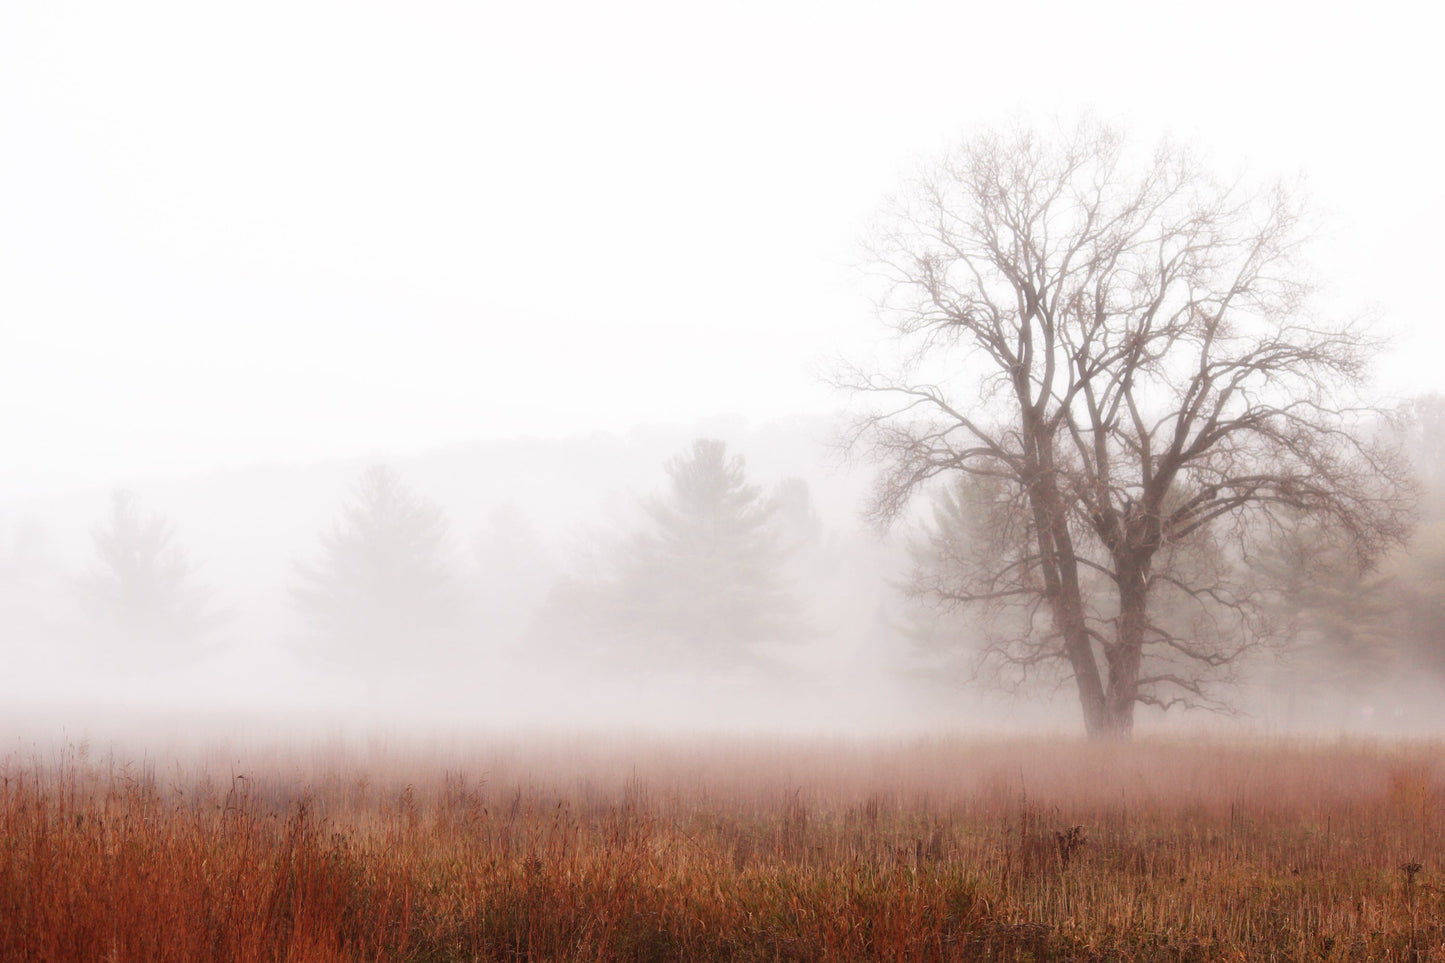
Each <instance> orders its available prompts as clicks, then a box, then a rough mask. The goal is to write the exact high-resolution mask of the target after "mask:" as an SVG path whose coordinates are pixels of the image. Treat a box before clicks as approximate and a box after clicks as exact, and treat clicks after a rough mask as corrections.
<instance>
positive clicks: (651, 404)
mask: <svg viewBox="0 0 1445 963" xmlns="http://www.w3.org/2000/svg"><path fill="white" fill-rule="evenodd" d="M1146 19H1147V20H1149V21H1150V23H1151V24H1152V26H1141V21H1143V20H1146ZM1410 19H1411V18H1410V17H1408V16H1406V15H1405V14H1404V13H1403V12H1401V11H1394V10H1393V8H1391V7H1390V6H1389V5H1386V6H1385V7H1382V8H1373V9H1372V14H1371V17H1370V20H1369V22H1367V23H1366V22H1359V21H1358V20H1356V19H1354V18H1348V19H1347V18H1344V17H1336V16H1334V15H1330V14H1327V13H1321V12H1318V11H1311V12H1310V13H1309V14H1308V16H1307V17H1306V15H1304V14H1300V15H1298V16H1296V15H1295V14H1293V13H1292V12H1289V11H1288V10H1287V9H1286V8H1284V7H1280V8H1277V9H1270V10H1259V9H1256V8H1255V7H1254V6H1252V5H1247V4H1225V5H1223V6H1219V5H1216V6H1215V7H1212V8H1210V10H1209V11H1208V12H1207V13H1205V12H1185V11H1161V10H1155V9H1154V8H1152V7H1151V8H1148V9H1147V11H1146V9H1145V8H1144V7H1142V6H1138V5H1135V4H1129V3H1109V4H1104V5H1090V6H1089V8H1088V10H1087V11H1085V10H1084V9H1083V8H1077V7H1074V6H1069V5H1063V4H1057V5H1055V4H1038V5H1023V6H1020V7H1017V8H1009V9H1008V10H1004V9H998V10H990V11H982V10H976V9H967V5H963V6H960V5H943V4H937V5H935V4H905V5H902V6H897V5H895V6H892V7H889V8H887V9H885V8H883V7H881V6H880V7H877V8H869V7H866V6H842V7H840V6H837V5H823V6H818V5H811V4H802V3H784V4H781V5H775V4H767V5H751V4H743V5H734V6H730V7H728V8H727V9H726V10H718V11H713V12H711V13H709V14H708V15H703V14H701V13H691V12H687V11H685V10H682V9H680V8H674V7H672V6H669V5H662V4H632V3H628V4H622V5H606V6H603V7H597V6H593V5H586V4H543V5H525V7H524V8H518V9H515V10H507V11H502V10H500V9H492V8H489V7H485V6H483V7H474V6H469V5H459V4H446V3H437V4H424V5H421V6H419V7H414V8H408V9H407V10H402V9H401V8H396V9H394V10H388V9H385V8H382V7H375V8H373V7H358V6H356V5H340V4H330V3H322V2H305V3H299V4H295V3H288V4H282V5H270V4H260V5H259V6H258V5H251V6H248V7H247V8H246V13H244V14H240V15H237V14H229V15H227V14H222V13H215V12H212V13H208V12H205V11H201V10H198V9H193V8H191V7H189V6H187V5H174V4H165V3H144V4H140V5H139V6H136V5H126V6H125V7H124V8H121V7H115V8H111V7H109V6H107V5H104V4H81V5H79V6H75V7H66V8H65V9H63V10H62V9H58V8H53V7H50V6H46V5H15V9H10V10H7V11H6V12H4V13H0V450H3V451H4V452H5V457H4V459H3V460H0V658H3V663H4V667H3V671H0V735H3V736H4V737H6V738H8V739H9V740H10V742H11V745H12V746H14V745H26V744H31V743H34V742H37V741H42V742H43V741H53V740H56V739H60V740H64V739H67V738H71V737H76V738H78V737H81V736H84V737H85V738H93V739H96V740H105V739H111V738H114V739H122V738H125V739H139V740H141V741H142V742H147V741H149V742H151V743H155V744H159V743H185V742H187V741H192V742H199V741H202V740H205V739H211V738H217V739H220V738H261V739H266V738H274V739H286V738H294V737H297V736H298V735H305V736H307V737H314V738H324V737H335V736H337V735H338V734H346V735H357V734H361V733H366V732H373V731H388V732H408V733H414V734H439V733H463V734H467V733H474V734H497V733H509V732H526V731H536V730H551V731H559V732H565V731H574V730H578V729H601V730H606V731H623V732H648V733H656V732H663V733H674V732H676V733H702V732H728V733H752V734H757V733H765V734H766V733H789V734H799V735H820V734H821V735H838V736H847V737H863V736H876V735H900V734H916V733H929V732H938V731H949V732H967V733H989V734H997V733H1005V732H1016V731H1031V732H1040V731H1042V732H1057V733H1067V734H1077V733H1080V732H1081V731H1082V727H1081V722H1080V720H1079V707H1078V697H1077V695H1076V694H1075V693H1074V692H1073V691H1072V690H1071V688H1070V684H1069V680H1068V679H1066V678H1065V679H1059V678H1050V677H1047V676H1045V677H1044V678H1043V679H1041V680H1038V681H1037V683H1036V684H1034V685H1031V686H1030V687H1028V688H1026V689H1024V690H1022V691H1020V692H1017V693H1014V692H1006V691H999V688H998V687H997V686H992V685H989V684H987V680H977V679H970V678H967V676H968V672H967V671H966V669H965V668H963V663H965V662H966V661H967V660H966V659H961V658H960V655H961V654H962V655H966V654H967V653H968V652H969V651H971V649H970V646H971V645H973V643H975V642H976V641H977V639H976V635H977V633H978V631H979V630H978V629H977V627H976V626H973V625H972V624H970V623H968V622H966V621H964V622H947V620H946V619H945V622H946V624H944V625H943V627H942V628H941V629H940V628H939V625H938V623H937V620H938V619H939V618H941V616H939V615H938V614H937V613H932V614H930V613H927V612H922V611H920V608H919V604H918V602H917V600H916V599H910V598H909V597H908V594H907V592H906V591H905V588H906V586H907V583H908V582H909V580H910V578H911V577H912V572H913V566H914V565H915V562H914V560H913V557H912V556H911V555H910V552H909V545H910V543H911V542H916V541H917V539H918V538H919V537H920V531H921V529H920V528H919V526H920V525H923V524H925V523H926V521H927V519H928V518H929V512H930V504H931V503H930V500H929V497H928V494H927V493H925V494H923V495H921V496H920V497H918V498H917V499H916V500H915V504H914V505H913V506H912V508H910V512H909V514H908V515H907V517H906V518H905V519H904V520H903V521H902V522H900V523H899V524H897V525H894V526H893V527H892V528H891V529H889V530H887V531H882V530H879V529H878V528H877V527H875V526H870V525H869V524H868V523H866V522H865V521H864V520H863V517H862V510H863V505H864V503H865V499H866V495H867V492H868V490H869V487H870V485H871V484H872V483H873V479H874V477H875V474H876V472H877V466H876V465H874V464H872V463H870V462H868V461H867V460H866V459H865V458H862V457H858V456H857V455H856V453H855V455H854V456H853V457H848V456H847V455H846V454H845V453H844V452H843V451H842V450H841V448H840V440H841V439H842V438H843V437H844V436H845V434H846V431H847V428H848V426H849V424H850V423H851V422H850V414H849V412H848V410H847V409H848V407H849V405H850V404H852V402H851V401H850V399H849V398H848V397H847V396H846V395H845V394H844V393H842V392H840V391H839V390H837V389H836V388H834V387H832V386H831V385H830V383H829V378H828V375H829V373H830V372H832V371H833V370H834V369H835V366H836V365H837V363H838V362H839V359H847V360H851V361H854V362H861V363H864V364H867V363H868V361H869V360H870V359H872V358H876V357H879V356H880V355H881V354H882V353H884V352H885V351H886V350H887V348H886V347H885V346H884V345H883V340H884V338H885V335H886V332H885V331H884V330H883V329H882V327H880V326H879V325H878V323H877V321H876V319H875V317H874V314H873V310H872V306H871V305H870V303H869V297H868V294H869V291H868V287H867V282H866V278H865V277H864V272H863V271H862V270H861V269H860V267H859V261H860V259H861V255H860V244H861V239H862V237H863V236H864V234H865V233H866V231H867V229H868V225H869V224H870V219H871V218H872V217H873V216H874V215H875V211H876V210H877V208H878V205H879V204H880V203H881V202H882V201H883V199H884V198H885V197H886V196H888V195H889V194H890V193H891V192H893V191H895V190H897V189H898V185H899V183H900V179H901V177H902V176H904V175H905V174H906V173H907V172H908V171H910V170H912V169H913V167H914V166H916V165H917V164H918V163H920V162H921V161H923V160H926V159H927V158H930V157H932V156H934V155H935V154H936V153H937V152H938V150H939V149H940V148H942V147H943V146H944V145H946V144H948V143H951V142H953V141H954V140H956V139H957V138H958V137H959V136H961V135H963V134H966V133H967V132H968V131H970V130H972V129H974V128H976V127H977V126H978V125H980V124H983V123H995V122H1000V121H1006V120H1009V119H1011V118H1017V117H1023V118H1032V119H1036V120H1040V121H1045V122H1046V121H1047V120H1048V119H1049V118H1052V117H1057V116H1061V115H1062V116H1072V115H1073V114H1075V113H1079V112H1093V113H1095V114H1097V115H1099V116H1102V117H1104V118H1105V119H1107V120H1109V121H1119V122H1121V123H1123V124H1125V125H1126V126H1128V127H1129V128H1130V130H1131V131H1132V132H1133V133H1134V135H1135V136H1137V137H1138V139H1139V140H1140V141H1141V142H1144V143H1151V142H1153V141H1154V140H1155V139H1157V138H1158V137H1160V136H1164V135H1168V136H1172V137H1174V138H1176V139H1178V140H1182V141H1185V142H1188V143H1190V144H1194V145H1197V148H1198V150H1199V152H1200V153H1201V154H1202V155H1204V156H1205V157H1207V159H1208V161H1209V162H1210V164H1211V165H1213V166H1215V167H1216V168H1217V169H1218V170H1219V171H1220V172H1221V176H1222V177H1224V178H1225V179H1227V178H1228V177H1230V176H1231V175H1232V174H1233V173H1234V172H1236V171H1249V172H1253V173H1256V174H1257V173H1259V172H1264V173H1265V174H1267V175H1273V174H1282V175H1285V176H1294V175H1295V174H1299V175H1301V176H1302V177H1303V178H1304V180H1305V182H1306V184H1307V188H1308V191H1309V192H1310V194H1311V195H1312V200H1313V206H1314V208H1315V209H1316V210H1318V211H1319V212H1320V223H1319V227H1318V230H1317V231H1316V232H1315V234H1316V237H1315V242H1316V247H1315V250H1314V257H1313V263H1315V264H1316V265H1317V270H1318V272H1319V274H1320V276H1321V277H1322V278H1324V279H1325V280H1326V284H1325V287H1326V291H1327V294H1328V297H1329V298H1330V299H1331V303H1332V304H1336V305H1338V306H1339V313H1341V314H1345V315H1362V316H1367V317H1371V318H1374V319H1375V322H1374V323H1375V325H1376V330H1378V332H1379V333H1381V334H1382V335H1389V336H1391V337H1392V338H1393V340H1392V341H1391V343H1390V344H1389V346H1388V347H1387V348H1385V349H1384V350H1383V351H1382V353H1381V355H1380V357H1379V359H1378V366H1377V372H1378V373H1377V376H1376V384H1377V386H1378V390H1379V393H1380V396H1381V397H1383V398H1385V399H1387V401H1388V402H1389V403H1392V404H1393V403H1394V402H1403V401H1406V400H1408V399H1412V398H1418V397H1420V396H1425V395H1428V394H1430V393H1431V392H1434V391H1436V390H1437V389H1438V388H1439V385H1440V378H1439V372H1438V367H1437V359H1438V358H1439V357H1440V356H1441V352H1442V349H1445V334H1442V331H1445V328H1442V326H1441V325H1439V324H1438V323H1436V322H1435V315H1436V314H1438V309H1437V308H1436V307H1435V302H1436V297H1435V291H1434V289H1433V266H1434V265H1435V264H1438V263H1439V261H1440V260H1441V255H1445V250H1442V244H1445V242H1442V240H1441V238H1442V234H1441V232H1440V231H1439V224H1440V220H1441V217H1442V215H1445V200H1442V189H1441V186H1440V182H1439V176H1438V172H1437V171H1436V170H1435V167H1436V166H1437V159H1438V157H1439V156H1440V154H1441V148H1442V146H1445V145H1442V143H1441V139H1442V134H1441V132H1440V128H1439V125H1438V124H1436V123H1433V122H1432V121H1431V118H1433V117H1434V115H1435V113H1436V112H1437V105H1436V104H1435V92H1436V91H1438V90H1439V89H1441V86H1442V81H1445V78H1441V77H1440V76H1439V72H1440V68H1439V67H1438V66H1436V63H1437V58H1435V57H1434V51H1433V49H1432V47H1431V46H1430V44H1431V43H1432V41H1431V40H1430V39H1428V38H1427V34H1428V31H1424V30H1420V29H1417V28H1416V27H1417V26H1418V25H1414V26H1412V25H1411V24H1410V23H1409V21H1410ZM1039 24H1047V25H1049V29H1047V30H1044V31H1043V32H1042V34H1039V33H1038V32H1037V31H1036V29H1035V28H1036V27H1037V26H1038V25H1039ZM1024 32H1027V33H1028V34H1029V35H1030V36H1031V37H1034V38H1035V39H1036V40H1037V42H1038V44H1039V47H1038V49H1037V50H1034V51H1032V52H1031V53H1030V55H1029V63H1028V64H1027V65H1025V66H1024V67H1023V68H1022V69H1020V67H1019V66H1018V65H1017V64H1016V63H1014V62H1013V61H1012V59H1011V58H1012V56H1013V53H1012V52H1013V51H1016V50H1017V49H1018V47H1019V44H1018V42H1017V40H1016V39H1015V38H1016V37H1017V36H1018V35H1019V34H1021V33H1024ZM1121 41H1127V43H1125V44H1124V47H1125V50H1126V51H1127V53H1119V52H1116V51H1118V49H1119V45H1120V43H1121ZM855 413H856V412H855ZM1427 427H1429V426H1427ZM1435 427H1436V428H1438V427H1439V426H1438V425H1437V426H1435ZM1441 437H1445V436H1442V435H1439V434H1438V433H1436V434H1430V433H1428V432H1425V433H1423V434H1421V435H1419V436H1418V437H1417V438H1415V440H1414V442H1412V444H1413V446H1414V454H1415V457H1416V467H1417V469H1418V471H1419V472H1420V474H1421V476H1422V478H1423V479H1424V481H1425V489H1426V492H1427V495H1428V494H1430V493H1431V492H1432V491H1434V492H1437V493H1438V483H1439V481H1440V478H1439V477H1437V476H1434V475H1432V474H1431V473H1432V472H1437V471H1438V470H1439V468H1440V465H1439V461H1438V458H1436V459H1435V460H1433V461H1432V460H1431V459H1432V457H1434V456H1433V455H1431V454H1430V450H1429V446H1430V445H1438V444H1439V439H1440V438H1441ZM1432 485H1434V488H1432ZM710 486H711V487H710ZM718 486H722V487H721V488H719V487H718ZM700 493H701V494H700ZM1431 497H1436V496H1435V495H1432V496H1431ZM698 498H713V499H714V501H713V502H710V503H709V504H710V505H713V506H714V508H708V509H707V510H701V509H699V510H698V511H693V510H692V509H690V508H689V506H690V505H693V504H694V502H695V501H696V499H698ZM690 500H691V501H690ZM716 506H725V511H726V512H727V513H729V514H727V515H726V517H722V516H715V515H708V512H709V511H714V509H716V510H717V511H722V510H724V509H721V508H716ZM694 507H695V506H694ZM1437 514H1438V513H1437ZM708 519H711V521H708ZM1425 522H1426V525H1425V529H1424V530H1430V529H1429V527H1430V525H1435V526H1436V529H1438V522H1437V521H1436V514H1432V513H1431V511H1428V510H1427V511H1426V513H1425ZM709 526H712V527H709ZM1432 544H1433V543H1432ZM679 546H683V547H679ZM687 546H692V547H691V548H688V547H687ZM698 546H703V547H702V548H699V547H698ZM1422 557H1423V556H1422ZM1432 557H1433V556H1432ZM699 558H701V559H703V561H698V559H699ZM1402 571H1403V570H1402ZM1412 571H1413V570H1412ZM1393 577H1396V578H1397V579H1399V580H1403V581H1409V579H1411V578H1416V579H1417V580H1418V579H1422V578H1423V576H1422V575H1420V573H1419V572H1414V574H1405V575H1400V574H1398V573H1397V574H1396V575H1395V576H1393ZM1403 581H1402V584H1403ZM1411 584H1415V583H1411ZM1419 586H1423V587H1419V591H1418V592H1417V593H1416V596H1412V597H1419V598H1429V597H1433V594H1432V593H1433V592H1434V589H1435V588H1436V586H1435V585H1433V584H1427V583H1425V582H1420V583H1419ZM1422 604H1423V603H1422ZM1422 611H1423V609H1422ZM950 617H951V616H950ZM1422 618H1424V617H1423V616H1422ZM930 619H933V620H934V622H932V623H929V620H930ZM925 623H927V624H925ZM930 624H931V625H932V626H933V627H932V628H931V629H930V628H929V627H928V625H930ZM1313 631H1314V635H1313V636H1309V634H1308V631H1305V632H1304V634H1303V635H1301V636H1300V638H1303V639H1304V641H1305V643H1306V644H1302V645H1297V646H1293V647H1282V648H1278V649H1270V650H1269V651H1265V652H1261V653H1260V654H1259V655H1258V656H1257V657H1254V656H1252V657H1251V659H1250V660H1248V661H1247V662H1244V663H1242V664H1241V666H1240V669H1239V679H1238V682H1239V685H1238V686H1236V687H1234V688H1232V689H1231V693H1232V694H1231V697H1230V699H1231V703H1232V705H1233V707H1234V709H1235V710H1236V711H1234V712H1232V713H1184V712H1181V711H1178V710H1175V711H1171V712H1168V713H1162V712H1158V711H1155V710H1152V709H1146V710H1142V711H1141V716H1140V719H1139V729H1140V731H1141V732H1145V733H1149V732H1169V731H1179V730H1181V729H1184V730H1192V729H1195V728H1205V729H1212V730H1219V731H1224V732H1231V733H1255V734H1279V733H1290V732H1326V733H1336V732H1357V733H1368V734H1381V735H1385V734H1417V735H1418V734H1435V733H1438V731H1439V727H1440V726H1441V724H1442V723H1445V717H1442V716H1440V715H1439V714H1438V710H1437V709H1435V708H1434V707H1435V706H1436V705H1437V703H1438V692H1439V690H1440V687H1441V686H1442V685H1445V676H1442V674H1441V672H1442V664H1441V663H1440V661H1439V659H1438V658H1437V657H1436V656H1435V655H1433V654H1432V653H1431V651H1430V649H1429V645H1428V644H1427V642H1426V641H1425V640H1423V639H1420V638H1414V639H1407V640H1406V641H1404V642H1400V641H1399V640H1396V641H1395V642H1392V643H1391V644H1389V645H1382V646H1380V647H1379V649H1378V652H1379V653H1380V655H1379V658H1378V659H1375V658H1373V657H1372V658H1371V659H1367V660H1365V662H1358V661H1350V659H1349V658H1345V657H1343V656H1341V655H1340V654H1339V652H1338V651H1336V650H1334V649H1330V648H1329V647H1328V645H1325V644H1324V643H1320V644H1318V645H1314V646H1313V647H1311V644H1308V643H1309V641H1310V639H1314V640H1315V642H1318V641H1319V640H1320V639H1323V638H1326V637H1328V636H1329V627H1328V626H1323V627H1322V626H1321V625H1315V627H1314V629H1313ZM940 632H942V633H943V634H944V635H945V636H946V637H947V638H948V639H950V640H951V642H950V645H951V648H948V649H946V650H945V651H940V650H939V649H938V648H937V647H936V646H935V647H931V646H930V645H929V644H927V640H928V639H929V638H936V637H937V636H938V635H939V633H940ZM1306 636H1307V637H1306ZM1296 641H1299V639H1296ZM1372 651H1374V650H1372ZM1366 663H1368V665H1367V668H1366V669H1362V668H1361V665H1364V664H1366Z"/></svg>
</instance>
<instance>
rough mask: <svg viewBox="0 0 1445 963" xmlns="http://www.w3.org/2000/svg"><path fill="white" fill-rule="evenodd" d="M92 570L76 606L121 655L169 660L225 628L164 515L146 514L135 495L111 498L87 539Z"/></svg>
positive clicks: (120, 493)
mask: <svg viewBox="0 0 1445 963" xmlns="http://www.w3.org/2000/svg"><path fill="white" fill-rule="evenodd" d="M91 538H92V541H93V543H94V545H95V554H96V564H95V565H94V566H93V567H92V568H91V570H90V571H89V572H88V573H86V574H85V575H84V576H82V577H81V578H80V580H79V581H78V583H77V586H76V588H77V591H78V593H79V595H80V599H81V604H82V606H83V607H84V608H85V609H86V611H87V612H88V613H89V614H90V615H91V616H92V617H93V618H94V619H96V620H97V621H98V622H100V623H101V624H103V625H104V626H106V627H107V628H109V629H111V630H113V631H115V632H116V633H118V635H119V639H120V641H121V642H122V643H123V644H124V645H126V646H127V653H126V654H127V655H137V654H139V655H144V654H146V653H147V652H150V653H152V654H160V653H164V654H174V653H175V652H176V651H177V650H180V649H183V648H184V647H185V646H187V645H193V644H194V643H196V642H197V641H199V640H200V639H201V638H202V637H203V636H204V635H205V634H206V633H208V632H210V631H211V630H213V629H215V628H216V627H217V626H219V625H220V624H222V623H223V622H224V621H225V620H226V615H225V613H223V612H220V611H218V610H216V609H214V608H213V607H212V606H211V592H210V590H209V589H208V588H207V587H206V586H204V585H202V584H201V583H200V582H199V581H198V579H197V568H196V566H195V565H194V564H193V563H192V562H191V561H190V559H189V558H188V557H187V556H186V553H185V551H184V550H182V549H181V547H180V546H179V545H178V544H177V542H176V537H175V527H174V526H173V525H172V524H171V523H170V521H169V520H167V519H166V518H165V517H164V516H163V515H160V514H156V513H152V514H144V513H142V511H141V509H140V504H139V502H138V500H137V499H136V496H135V494H134V493H132V492H129V491H124V490H121V491H116V492H114V493H113V494H112V496H111V503H110V512H109V514H108V515H107V516H106V519H105V521H104V522H103V523H101V524H100V525H98V526H96V528H95V529H94V531H93V532H92V533H91Z"/></svg>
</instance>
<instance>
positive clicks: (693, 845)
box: [0, 736, 1445, 963]
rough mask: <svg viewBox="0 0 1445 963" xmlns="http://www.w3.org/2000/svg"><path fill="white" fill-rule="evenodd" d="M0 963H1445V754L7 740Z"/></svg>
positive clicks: (1016, 746) (938, 745) (1, 771)
mask: <svg viewBox="0 0 1445 963" xmlns="http://www.w3.org/2000/svg"><path fill="white" fill-rule="evenodd" d="M0 777H3V778H0V959H4V960H35V961H92V963H93V961H125V963H161V961H177V963H181V961H185V963H197V961H208V960H225V961H237V963H241V961H248V963H249V961H298V963H299V961H318V963H319V961H333V960H336V961H339V960H357V961H361V960H366V961H374V960H405V961H441V960H658V961H663V960H732V961H754V960H756V961H764V960H791V961H802V960H873V959H878V960H938V961H942V960H969V961H973V960H1035V961H1042V960H1410V959H1445V923H1442V918H1445V862H1442V858H1445V852H1442V816H1445V747H1442V746H1440V745H1437V744H1424V743H1413V744H1374V743H1360V742H1343V743H1330V744H1305V743H1272V744H1233V743H1225V742H1217V741H1216V742H1202V743H1190V742H1186V741H1177V742H1164V741H1156V742H1148V741H1146V742H1143V743H1141V744H1138V745H1135V746H1130V747H1118V746H1114V747H1110V746H1091V745H1085V744H1082V743H1077V742H1046V741H1023V740H1010V741H964V740H958V739H936V740H916V741H897V742H892V743H883V742H877V743H867V744H865V743H842V742H840V743H827V742H821V741H812V742H807V741H794V742H776V741H765V740H761V739H759V740H751V741H750V740H746V739H731V740H716V741H711V742H708V741H692V742H688V743H683V742H676V743H670V742H665V741H656V740H651V741H649V740H624V739H605V738H601V737H596V738H584V737H580V736H579V737H576V738H573V739H568V738H562V737H550V738H541V737H534V738H518V739H514V740H511V741H508V742H505V743H502V742H498V743H494V744H478V745H471V746H457V745H449V746H430V747H425V746H415V745H400V744H396V745H391V746H388V745H385V744H381V743H373V744H371V745H370V746H369V747H367V748H362V749H346V748H344V747H341V746H333V747H331V748H317V749H314V750H310V751H294V750H293V751H284V752H283V751H275V752H270V753H257V752H254V751H248V752H244V753H235V752H229V753H228V752H227V751H225V750H222V749H216V750H213V751H211V752H209V753H203V754H197V755H194V756H191V757H189V758H186V759H184V760H182V761H180V762H174V763H168V764H165V765H159V764H154V763H146V762H131V761H124V760H121V759H119V758H113V757H110V756H108V755H106V756H103V757H100V758H97V757H96V754H93V753H92V752H90V751H89V750H88V749H87V747H85V746H80V747H78V748H77V747H71V748H70V749H69V750H68V751H66V752H65V753H63V754H62V755H61V756H60V757H59V758H54V759H48V760H46V759H39V758H36V757H35V756H34V755H32V756H30V757H27V758H22V757H21V756H19V755H16V756H12V757H11V758H9V759H8V760H7V761H5V762H4V763H3V766H0Z"/></svg>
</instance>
